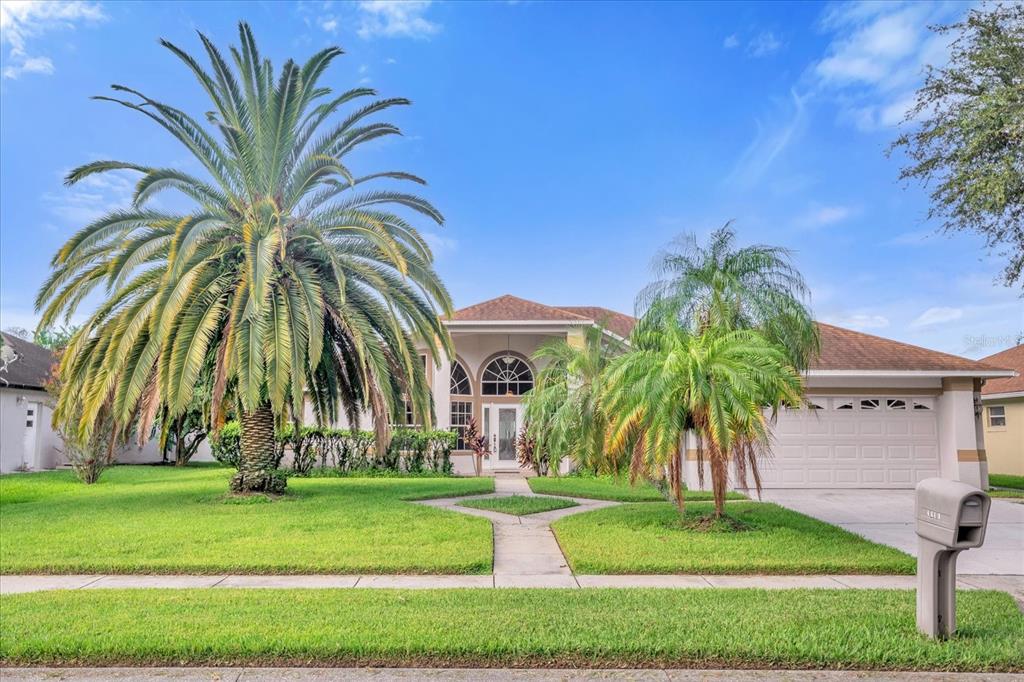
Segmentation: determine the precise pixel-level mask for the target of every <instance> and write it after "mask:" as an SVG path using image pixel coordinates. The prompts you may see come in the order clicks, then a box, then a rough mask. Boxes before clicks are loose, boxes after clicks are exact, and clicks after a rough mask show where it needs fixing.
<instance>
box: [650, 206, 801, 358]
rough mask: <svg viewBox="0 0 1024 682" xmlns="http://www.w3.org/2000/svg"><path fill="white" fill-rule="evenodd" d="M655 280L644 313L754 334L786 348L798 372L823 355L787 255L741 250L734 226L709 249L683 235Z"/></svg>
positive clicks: (769, 249)
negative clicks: (757, 333) (816, 356)
mask: <svg viewBox="0 0 1024 682" xmlns="http://www.w3.org/2000/svg"><path fill="white" fill-rule="evenodd" d="M655 271H656V273H657V277H658V279H656V280H655V281H654V282H653V283H651V284H650V285H648V286H647V287H646V288H644V290H643V291H642V292H641V293H640V295H639V296H638V297H637V311H638V313H640V314H647V313H649V312H653V313H655V314H658V313H667V314H670V315H674V316H677V317H678V319H679V321H680V322H681V323H682V324H683V325H684V326H687V327H689V328H690V329H691V330H693V331H695V332H699V331H700V330H702V329H704V328H707V327H709V326H718V327H722V328H724V329H757V330H758V331H760V332H761V333H762V334H763V335H764V336H765V337H766V338H768V339H769V340H771V341H773V342H775V343H778V344H779V345H781V346H782V347H783V348H784V349H785V351H786V353H787V354H788V356H789V358H790V360H791V362H792V363H793V365H794V366H795V367H797V368H798V369H805V368H806V367H807V365H808V364H809V363H810V362H811V360H812V359H813V358H814V356H815V354H816V353H817V352H818V329H817V326H816V325H815V324H814V319H813V317H812V316H811V311H810V308H809V306H808V300H809V298H810V292H809V289H808V287H807V284H806V283H805V282H804V279H803V277H802V276H801V274H800V272H799V271H797V269H796V268H795V267H794V265H793V263H792V254H791V253H790V252H789V251H788V250H786V249H783V248H780V247H776V246H766V245H763V244H756V245H753V246H746V247H742V248H738V247H737V246H736V233H735V232H734V230H733V229H732V226H731V224H730V223H726V224H725V226H723V227H722V228H720V229H718V230H716V231H715V232H713V233H712V234H711V236H710V237H709V239H708V242H707V244H706V245H703V246H702V245H701V244H699V243H698V241H697V238H696V236H695V235H693V234H684V235H682V236H680V237H679V238H678V239H677V240H676V241H674V242H673V243H672V244H671V245H670V246H669V247H668V248H667V249H666V250H665V251H663V252H662V253H661V254H660V255H659V256H658V257H657V259H656V261H655Z"/></svg>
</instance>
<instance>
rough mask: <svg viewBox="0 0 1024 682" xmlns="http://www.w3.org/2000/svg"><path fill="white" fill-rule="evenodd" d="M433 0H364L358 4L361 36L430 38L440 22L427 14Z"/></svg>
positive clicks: (438, 27) (436, 31) (437, 30)
mask: <svg viewBox="0 0 1024 682" xmlns="http://www.w3.org/2000/svg"><path fill="white" fill-rule="evenodd" d="M431 4H432V3H431V0H363V1H362V2H360V3H359V29H358V30H357V31H356V32H357V33H358V34H359V37H360V38H365V39H370V38H378V37H383V38H429V37H431V36H433V35H436V34H437V33H438V32H439V31H440V30H441V24H439V23H436V22H434V21H430V20H429V19H427V18H426V17H425V16H424V15H425V14H426V12H427V10H428V9H429V8H430V5H431Z"/></svg>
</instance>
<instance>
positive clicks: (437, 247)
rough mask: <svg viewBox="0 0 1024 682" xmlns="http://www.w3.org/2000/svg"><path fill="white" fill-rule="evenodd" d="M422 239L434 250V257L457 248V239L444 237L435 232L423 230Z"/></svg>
mask: <svg viewBox="0 0 1024 682" xmlns="http://www.w3.org/2000/svg"><path fill="white" fill-rule="evenodd" d="M422 236H423V240H424V241H425V242H427V246H429V247H430V250H431V251H433V252H434V257H435V258H440V257H441V256H443V255H446V254H448V253H451V252H452V251H455V250H456V249H457V248H459V242H458V240H457V239H453V238H451V237H446V236H444V235H443V234H438V233H436V232H424V233H422Z"/></svg>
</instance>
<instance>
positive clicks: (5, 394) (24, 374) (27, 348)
mask: <svg viewBox="0 0 1024 682" xmlns="http://www.w3.org/2000/svg"><path fill="white" fill-rule="evenodd" d="M0 334H2V344H0V473H5V474H6V473H8V472H11V471H24V470H30V469H52V468H53V467H55V466H56V465H57V463H58V461H59V458H60V443H61V441H60V437H59V436H58V435H57V433H56V432H55V431H54V430H53V426H52V418H53V399H52V398H51V397H50V395H49V394H48V393H47V392H46V390H45V388H44V386H45V385H46V382H47V380H48V379H49V377H50V369H51V368H52V367H53V364H54V363H55V362H56V358H55V357H54V355H53V353H51V352H50V351H49V350H47V349H46V348H43V347H42V346H37V345H36V344H34V343H31V342H29V341H26V340H24V339H20V338H18V337H17V336H13V335H11V334H7V333H3V332H0Z"/></svg>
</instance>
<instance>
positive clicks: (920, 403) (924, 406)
mask: <svg viewBox="0 0 1024 682" xmlns="http://www.w3.org/2000/svg"><path fill="white" fill-rule="evenodd" d="M914 409H915V410H918V411H925V410H930V409H932V401H931V400H929V399H927V398H921V399H920V400H915V401H914Z"/></svg>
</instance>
